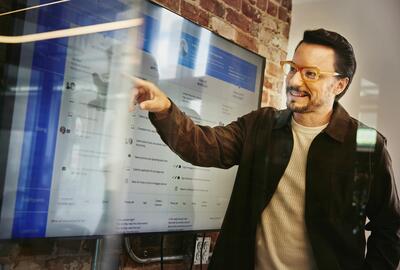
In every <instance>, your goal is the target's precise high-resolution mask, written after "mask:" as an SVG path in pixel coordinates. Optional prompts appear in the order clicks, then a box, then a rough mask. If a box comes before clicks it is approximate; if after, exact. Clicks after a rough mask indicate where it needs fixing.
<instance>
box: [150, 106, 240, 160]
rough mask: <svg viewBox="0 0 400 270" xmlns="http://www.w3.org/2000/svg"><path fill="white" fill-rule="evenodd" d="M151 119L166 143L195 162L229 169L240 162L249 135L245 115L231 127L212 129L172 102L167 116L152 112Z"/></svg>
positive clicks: (185, 157)
mask: <svg viewBox="0 0 400 270" xmlns="http://www.w3.org/2000/svg"><path fill="white" fill-rule="evenodd" d="M171 103H172V102H171ZM149 118H150V121H151V122H152V124H153V125H154V126H155V128H156V130H157V132H158V134H159V135H160V137H161V139H162V140H163V141H164V143H166V144H167V145H168V146H169V147H170V148H171V149H172V151H174V152H175V153H176V154H178V156H179V157H181V158H182V159H183V160H185V161H187V162H189V163H191V164H193V165H197V166H204V167H217V168H229V167H232V166H233V165H237V164H238V163H239V161H240V157H241V152H242V146H243V142H244V138H245V136H246V128H245V120H244V118H243V117H242V118H239V119H238V120H237V121H234V122H232V123H230V124H229V125H227V126H218V127H214V128H211V127H209V126H201V125H196V124H195V123H194V122H193V121H192V120H191V119H190V118H189V117H188V116H186V115H185V113H183V112H182V111H180V110H179V109H178V107H177V106H176V105H175V104H174V103H172V106H171V109H170V111H169V114H168V115H167V116H165V117H163V118H161V119H158V118H157V117H156V115H155V114H154V113H149Z"/></svg>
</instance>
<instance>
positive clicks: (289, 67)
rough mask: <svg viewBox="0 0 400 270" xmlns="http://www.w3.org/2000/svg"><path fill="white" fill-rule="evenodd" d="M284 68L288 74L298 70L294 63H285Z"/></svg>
mask: <svg viewBox="0 0 400 270" xmlns="http://www.w3.org/2000/svg"><path fill="white" fill-rule="evenodd" d="M282 69H283V72H284V73H285V74H286V75H289V74H294V73H296V71H297V68H296V67H295V66H294V65H293V64H292V63H284V64H283V65H282Z"/></svg>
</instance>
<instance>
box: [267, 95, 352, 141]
mask: <svg viewBox="0 0 400 270" xmlns="http://www.w3.org/2000/svg"><path fill="white" fill-rule="evenodd" d="M291 119H292V112H291V111H290V110H288V109H286V110H281V111H278V112H277V114H276V117H275V121H274V126H273V128H274V129H279V128H283V127H284V126H288V127H290V121H291ZM350 119H351V118H350V115H349V114H348V113H347V111H346V110H345V109H344V108H343V106H342V105H340V104H339V103H338V102H335V104H334V105H333V113H332V116H331V120H330V121H329V124H328V126H327V127H326V128H325V130H324V132H325V133H326V134H327V135H329V136H330V137H332V138H333V139H335V140H337V141H339V142H344V139H345V136H346V133H347V129H348V128H349V122H350Z"/></svg>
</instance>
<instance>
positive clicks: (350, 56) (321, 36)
mask: <svg viewBox="0 0 400 270" xmlns="http://www.w3.org/2000/svg"><path fill="white" fill-rule="evenodd" d="M302 43H309V44H318V45H324V46H327V47H329V48H332V49H333V50H334V51H335V65H334V67H335V72H337V73H340V74H341V75H339V76H338V77H339V78H346V77H347V78H349V83H348V84H347V86H346V88H345V89H344V90H343V91H342V93H340V94H339V95H337V96H336V97H335V100H339V99H340V98H341V97H342V96H343V95H344V94H345V93H346V91H347V89H348V88H349V86H350V83H351V81H352V80H353V76H354V73H355V72H356V68H357V63H356V57H355V55H354V51H353V47H352V46H351V44H350V43H349V42H348V41H347V39H345V38H344V37H343V36H341V35H339V34H338V33H336V32H332V31H327V30H325V29H322V28H320V29H317V30H307V31H304V36H303V40H302V41H300V42H299V44H298V45H297V47H296V50H297V48H298V47H299V46H300V44H302Z"/></svg>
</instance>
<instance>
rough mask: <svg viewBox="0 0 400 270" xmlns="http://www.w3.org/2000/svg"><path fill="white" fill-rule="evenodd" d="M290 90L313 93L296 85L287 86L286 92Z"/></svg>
mask: <svg viewBox="0 0 400 270" xmlns="http://www.w3.org/2000/svg"><path fill="white" fill-rule="evenodd" d="M290 91H296V92H303V93H306V94H307V95H311V93H310V92H308V91H304V90H301V89H300V88H299V87H296V86H286V93H289V92H290Z"/></svg>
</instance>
